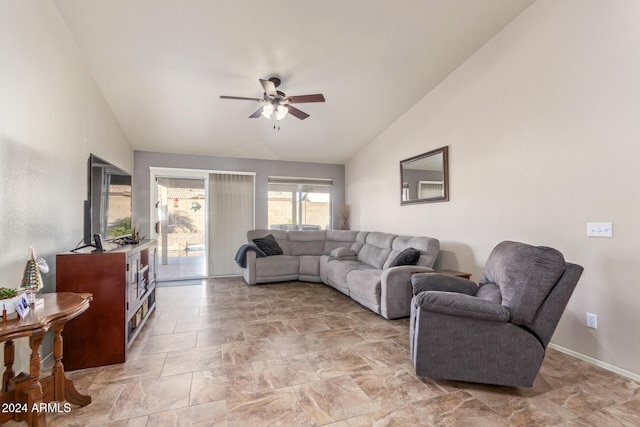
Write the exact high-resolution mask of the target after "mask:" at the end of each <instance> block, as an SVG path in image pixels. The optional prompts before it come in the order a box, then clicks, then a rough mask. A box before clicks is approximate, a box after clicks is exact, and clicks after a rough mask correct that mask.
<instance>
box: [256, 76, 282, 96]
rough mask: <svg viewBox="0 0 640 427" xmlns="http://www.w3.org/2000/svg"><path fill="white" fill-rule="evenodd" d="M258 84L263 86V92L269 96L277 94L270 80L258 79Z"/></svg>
mask: <svg viewBox="0 0 640 427" xmlns="http://www.w3.org/2000/svg"><path fill="white" fill-rule="evenodd" d="M259 80H260V84H261V85H262V87H263V88H264V93H266V94H267V95H269V96H273V97H274V98H275V97H277V96H278V92H277V91H276V85H275V84H273V82H272V81H271V80H264V79H259Z"/></svg>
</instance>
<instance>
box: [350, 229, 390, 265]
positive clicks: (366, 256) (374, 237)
mask: <svg viewBox="0 0 640 427" xmlns="http://www.w3.org/2000/svg"><path fill="white" fill-rule="evenodd" d="M395 238H396V235H394V234H387V233H378V232H375V231H374V232H371V233H369V234H367V238H366V241H365V244H364V245H363V246H362V249H360V252H358V261H362V262H364V263H366V264H369V265H371V266H373V267H375V268H377V269H381V268H382V267H383V266H384V264H385V262H386V261H387V258H389V253H391V245H392V244H393V240H394V239H395Z"/></svg>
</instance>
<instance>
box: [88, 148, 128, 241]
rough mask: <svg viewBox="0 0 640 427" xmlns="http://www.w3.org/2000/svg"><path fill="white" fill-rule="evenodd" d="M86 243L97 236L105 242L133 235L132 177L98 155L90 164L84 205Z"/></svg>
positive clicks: (92, 155)
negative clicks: (100, 236)
mask: <svg viewBox="0 0 640 427" xmlns="http://www.w3.org/2000/svg"><path fill="white" fill-rule="evenodd" d="M84 209H85V211H84V243H85V244H86V245H91V244H92V242H93V236H94V235H95V234H100V235H102V238H103V239H104V240H114V239H118V238H121V237H126V236H130V235H131V175H130V174H128V173H127V172H125V171H123V170H122V169H120V168H118V167H116V166H114V165H113V164H111V163H109V162H107V161H105V160H102V159H101V158H100V157H98V156H96V155H95V154H91V155H90V156H89V161H88V197H87V200H86V201H85V204H84Z"/></svg>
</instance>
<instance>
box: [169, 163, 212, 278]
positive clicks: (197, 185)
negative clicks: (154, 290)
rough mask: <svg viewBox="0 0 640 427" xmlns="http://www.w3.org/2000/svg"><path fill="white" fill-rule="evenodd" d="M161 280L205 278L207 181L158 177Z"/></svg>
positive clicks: (202, 179)
mask: <svg viewBox="0 0 640 427" xmlns="http://www.w3.org/2000/svg"><path fill="white" fill-rule="evenodd" d="M156 182H157V194H158V199H157V200H158V204H157V207H158V209H157V210H158V212H157V216H158V222H157V223H158V224H159V227H158V228H159V229H158V230H157V232H158V236H157V239H158V266H157V270H156V276H157V280H158V281H167V280H181V279H193V278H203V277H206V275H207V271H206V246H205V245H206V238H205V237H206V230H207V226H206V219H207V217H206V206H207V203H206V188H205V180H204V178H178V177H168V176H159V177H157V180H156Z"/></svg>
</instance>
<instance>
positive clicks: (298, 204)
mask: <svg viewBox="0 0 640 427" xmlns="http://www.w3.org/2000/svg"><path fill="white" fill-rule="evenodd" d="M268 191H269V195H268V198H269V200H268V224H269V228H272V229H278V230H324V229H328V228H331V191H332V182H331V180H314V179H302V178H299V179H296V178H278V177H269V187H268Z"/></svg>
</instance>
